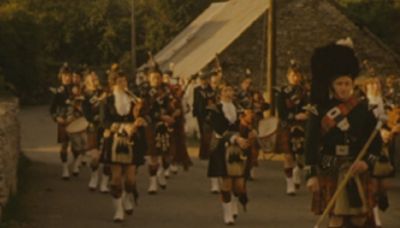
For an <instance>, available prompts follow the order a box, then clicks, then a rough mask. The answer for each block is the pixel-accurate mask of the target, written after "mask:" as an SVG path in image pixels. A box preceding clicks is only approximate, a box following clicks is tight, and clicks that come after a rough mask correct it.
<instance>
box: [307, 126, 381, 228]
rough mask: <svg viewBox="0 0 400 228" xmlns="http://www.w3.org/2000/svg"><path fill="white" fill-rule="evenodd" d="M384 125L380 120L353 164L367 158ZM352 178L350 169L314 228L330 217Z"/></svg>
mask: <svg viewBox="0 0 400 228" xmlns="http://www.w3.org/2000/svg"><path fill="white" fill-rule="evenodd" d="M382 125H383V120H378V123H377V124H376V127H375V129H374V131H373V132H372V133H371V135H370V136H369V138H368V141H367V142H366V143H365V145H364V146H363V148H362V149H361V152H360V153H359V154H358V156H357V158H356V160H355V161H354V162H353V164H354V163H356V162H359V161H361V159H362V158H363V157H364V156H365V154H366V153H367V150H368V148H369V146H370V145H371V143H372V140H374V138H375V136H376V135H377V134H378V132H379V130H380V129H381V127H382ZM351 177H352V171H351V169H349V170H348V171H347V173H346V175H345V176H344V179H343V180H342V182H340V184H339V187H338V188H337V189H336V192H335V194H334V195H333V196H332V198H331V200H330V201H329V203H328V206H327V207H326V208H325V210H324V212H323V213H322V215H321V216H320V217H319V219H318V221H317V223H316V224H315V226H314V228H319V226H320V225H321V223H322V222H323V221H324V219H325V217H326V216H327V215H328V213H329V211H330V210H331V209H332V207H333V205H334V204H335V201H336V200H337V198H338V197H339V194H340V193H341V192H342V191H343V189H344V188H345V187H346V185H347V182H348V181H349V180H350V178H351Z"/></svg>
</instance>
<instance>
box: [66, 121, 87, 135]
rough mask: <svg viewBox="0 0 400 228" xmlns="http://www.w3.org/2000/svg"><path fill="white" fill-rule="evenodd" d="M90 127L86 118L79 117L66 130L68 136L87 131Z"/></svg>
mask: <svg viewBox="0 0 400 228" xmlns="http://www.w3.org/2000/svg"><path fill="white" fill-rule="evenodd" d="M88 126H89V122H88V121H87V120H86V119H85V118H84V117H79V118H77V119H75V120H73V121H72V122H71V123H69V124H68V125H67V127H66V128H65V130H66V131H67V133H68V134H75V133H79V132H82V131H86V129H87V127H88Z"/></svg>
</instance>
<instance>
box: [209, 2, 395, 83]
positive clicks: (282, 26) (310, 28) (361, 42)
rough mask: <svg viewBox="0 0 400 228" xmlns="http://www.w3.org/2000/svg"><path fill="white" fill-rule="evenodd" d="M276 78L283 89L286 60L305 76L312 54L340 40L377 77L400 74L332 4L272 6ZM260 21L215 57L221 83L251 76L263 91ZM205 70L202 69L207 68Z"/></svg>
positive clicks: (391, 56) (385, 51)
mask: <svg viewBox="0 0 400 228" xmlns="http://www.w3.org/2000/svg"><path fill="white" fill-rule="evenodd" d="M275 2H276V38H275V39H276V78H277V83H278V84H283V83H286V72H287V68H288V66H289V63H290V60H291V59H295V60H297V61H298V62H299V63H300V65H301V70H302V72H303V73H304V75H305V76H306V77H309V76H310V69H309V67H310V66H309V63H310V59H311V55H312V52H313V50H314V49H315V48H316V47H318V46H321V45H325V44H327V43H329V42H332V41H335V40H337V39H340V38H345V37H351V38H352V39H353V42H354V46H355V50H356V53H357V55H358V57H359V59H360V60H365V59H366V60H368V61H369V62H370V65H371V66H373V67H374V68H375V69H376V71H377V72H378V73H379V74H381V75H387V74H390V73H396V74H400V58H399V56H398V55H396V54H395V53H394V52H393V51H392V50H390V49H389V48H388V47H387V46H386V45H385V44H383V43H382V42H381V41H380V40H379V39H378V38H377V37H376V36H375V35H374V34H372V33H371V32H369V31H368V30H367V29H366V28H363V27H359V26H357V25H356V24H354V23H353V22H352V21H351V20H350V19H349V17H347V15H346V14H345V13H344V11H343V9H342V8H341V7H340V6H339V5H338V4H337V3H335V2H334V1H333V0H275ZM265 23H266V19H265V15H263V16H261V17H260V18H259V19H258V20H257V21H256V22H255V23H253V25H252V26H251V27H250V28H249V29H247V30H246V32H244V33H243V34H242V35H241V36H240V37H239V38H238V39H237V40H236V41H234V43H233V44H232V45H230V46H229V47H228V48H227V49H226V50H225V51H224V52H223V53H221V55H220V60H221V62H222V65H223V68H224V77H225V78H226V79H227V80H228V81H230V82H231V83H233V84H237V83H238V81H239V80H240V79H241V78H243V77H244V72H245V69H246V68H250V69H251V70H252V72H253V78H254V81H255V83H254V84H255V85H256V87H258V88H265V86H266V78H265V73H264V72H265V64H264V63H265V57H266V47H265V32H264V31H265V27H266V26H265ZM213 66H214V63H211V64H209V66H208V68H210V67H213Z"/></svg>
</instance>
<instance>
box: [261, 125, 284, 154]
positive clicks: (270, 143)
mask: <svg viewBox="0 0 400 228" xmlns="http://www.w3.org/2000/svg"><path fill="white" fill-rule="evenodd" d="M278 123H279V119H278V118H276V117H269V118H267V119H263V120H261V121H260V122H259V123H258V142H259V144H260V147H261V150H262V151H263V152H273V151H274V149H275V143H276V132H277V129H278Z"/></svg>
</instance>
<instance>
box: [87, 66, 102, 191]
mask: <svg viewBox="0 0 400 228" xmlns="http://www.w3.org/2000/svg"><path fill="white" fill-rule="evenodd" d="M83 89H84V96H85V100H84V102H83V105H82V107H83V111H84V115H85V118H86V120H87V121H88V122H89V127H88V130H87V134H88V141H87V143H88V145H87V150H88V151H89V152H91V158H92V160H91V163H90V167H91V176H90V181H89V189H90V190H91V191H94V190H96V189H97V186H98V184H99V180H100V178H99V174H100V173H99V161H100V145H101V143H100V142H101V140H102V136H103V130H104V129H103V126H102V125H103V123H102V121H103V119H102V117H101V108H103V107H102V103H104V100H105V97H106V94H105V93H104V91H103V90H102V89H101V87H100V82H99V79H98V76H97V74H96V73H95V72H93V71H92V72H90V73H89V74H88V75H86V76H85V79H84V87H83Z"/></svg>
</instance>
